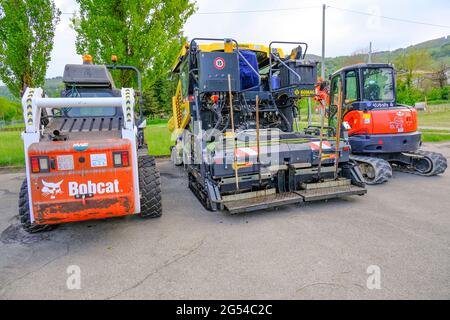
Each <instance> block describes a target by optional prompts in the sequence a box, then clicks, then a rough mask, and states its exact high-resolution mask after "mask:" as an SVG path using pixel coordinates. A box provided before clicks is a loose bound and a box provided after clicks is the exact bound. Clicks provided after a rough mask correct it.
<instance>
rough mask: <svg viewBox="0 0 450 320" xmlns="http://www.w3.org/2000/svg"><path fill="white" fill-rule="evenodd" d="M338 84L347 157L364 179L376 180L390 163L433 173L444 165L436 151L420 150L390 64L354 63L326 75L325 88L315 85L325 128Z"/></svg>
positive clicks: (388, 171)
mask: <svg viewBox="0 0 450 320" xmlns="http://www.w3.org/2000/svg"><path fill="white" fill-rule="evenodd" d="M339 87H342V88H343V91H344V92H343V94H344V104H343V112H342V117H343V121H342V124H343V126H344V127H345V128H346V129H347V130H348V135H349V142H350V145H351V148H352V155H351V159H353V160H355V161H357V162H358V164H359V166H360V169H361V171H362V173H363V176H364V178H365V180H366V183H367V184H380V183H383V182H386V181H387V180H389V178H391V176H392V169H395V170H399V171H403V172H409V173H414V174H418V175H422V176H434V175H437V174H441V173H443V172H444V171H445V170H446V168H447V159H446V158H445V157H444V156H443V155H442V154H440V153H436V152H430V151H424V150H420V149H419V148H420V146H421V144H422V142H421V133H420V132H419V131H418V128H417V111H416V110H415V109H414V108H413V107H410V106H407V105H402V104H399V103H397V101H396V91H395V70H394V67H393V65H392V64H379V63H377V64H374V63H372V64H356V65H352V66H348V67H345V68H342V69H340V70H338V71H336V72H335V73H333V74H332V75H331V76H330V86H329V93H328V92H324V90H325V88H324V87H323V86H322V88H318V90H317V91H318V97H319V100H322V103H323V104H324V102H323V100H324V98H325V97H327V100H328V101H327V106H328V112H329V128H330V129H331V130H334V128H335V127H336V122H337V121H336V120H337V107H336V106H337V100H338V90H339Z"/></svg>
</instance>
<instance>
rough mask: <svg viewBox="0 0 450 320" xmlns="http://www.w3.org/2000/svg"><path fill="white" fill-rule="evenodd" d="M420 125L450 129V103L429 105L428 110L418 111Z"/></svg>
mask: <svg viewBox="0 0 450 320" xmlns="http://www.w3.org/2000/svg"><path fill="white" fill-rule="evenodd" d="M417 115H418V117H419V126H425V127H444V128H449V129H450V104H449V103H446V104H439V105H429V106H428V108H427V110H426V111H418V112H417Z"/></svg>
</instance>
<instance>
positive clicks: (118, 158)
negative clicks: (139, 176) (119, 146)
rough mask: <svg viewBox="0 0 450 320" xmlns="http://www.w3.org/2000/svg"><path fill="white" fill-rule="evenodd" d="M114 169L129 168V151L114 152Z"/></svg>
mask: <svg viewBox="0 0 450 320" xmlns="http://www.w3.org/2000/svg"><path fill="white" fill-rule="evenodd" d="M113 161H114V167H128V166H129V165H130V160H129V157H128V151H117V152H113Z"/></svg>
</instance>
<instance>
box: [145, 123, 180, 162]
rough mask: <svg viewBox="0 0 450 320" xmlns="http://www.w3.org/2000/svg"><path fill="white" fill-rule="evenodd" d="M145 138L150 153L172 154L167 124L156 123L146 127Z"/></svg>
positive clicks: (155, 154)
mask: <svg viewBox="0 0 450 320" xmlns="http://www.w3.org/2000/svg"><path fill="white" fill-rule="evenodd" d="M145 140H146V141H147V144H148V149H149V153H150V154H151V155H154V156H168V155H170V146H172V145H173V143H172V142H171V141H170V132H169V129H168V128H167V125H166V124H155V125H151V126H148V127H147V128H146V129H145Z"/></svg>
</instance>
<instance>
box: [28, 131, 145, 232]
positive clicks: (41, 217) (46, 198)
mask: <svg viewBox="0 0 450 320" xmlns="http://www.w3.org/2000/svg"><path fill="white" fill-rule="evenodd" d="M131 146H132V144H131V142H130V141H129V140H128V139H106V140H94V141H89V142H87V141H58V142H53V141H48V142H39V143H35V144H32V145H30V147H29V149H28V155H27V161H29V162H30V163H29V167H30V179H29V183H30V190H31V203H32V206H33V215H34V220H35V222H36V223H37V224H59V223H63V222H71V221H80V220H91V219H103V218H110V217H114V216H124V215H129V214H134V213H135V190H134V183H133V182H134V179H137V177H134V175H133V166H132V163H133V159H132V156H133V153H132V150H131ZM41 158H42V159H44V162H45V159H47V163H48V164H49V166H48V168H46V169H45V170H34V169H33V168H36V163H37V161H39V159H41ZM36 159H37V160H36ZM32 162H33V163H32ZM37 171H38V172H37Z"/></svg>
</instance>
